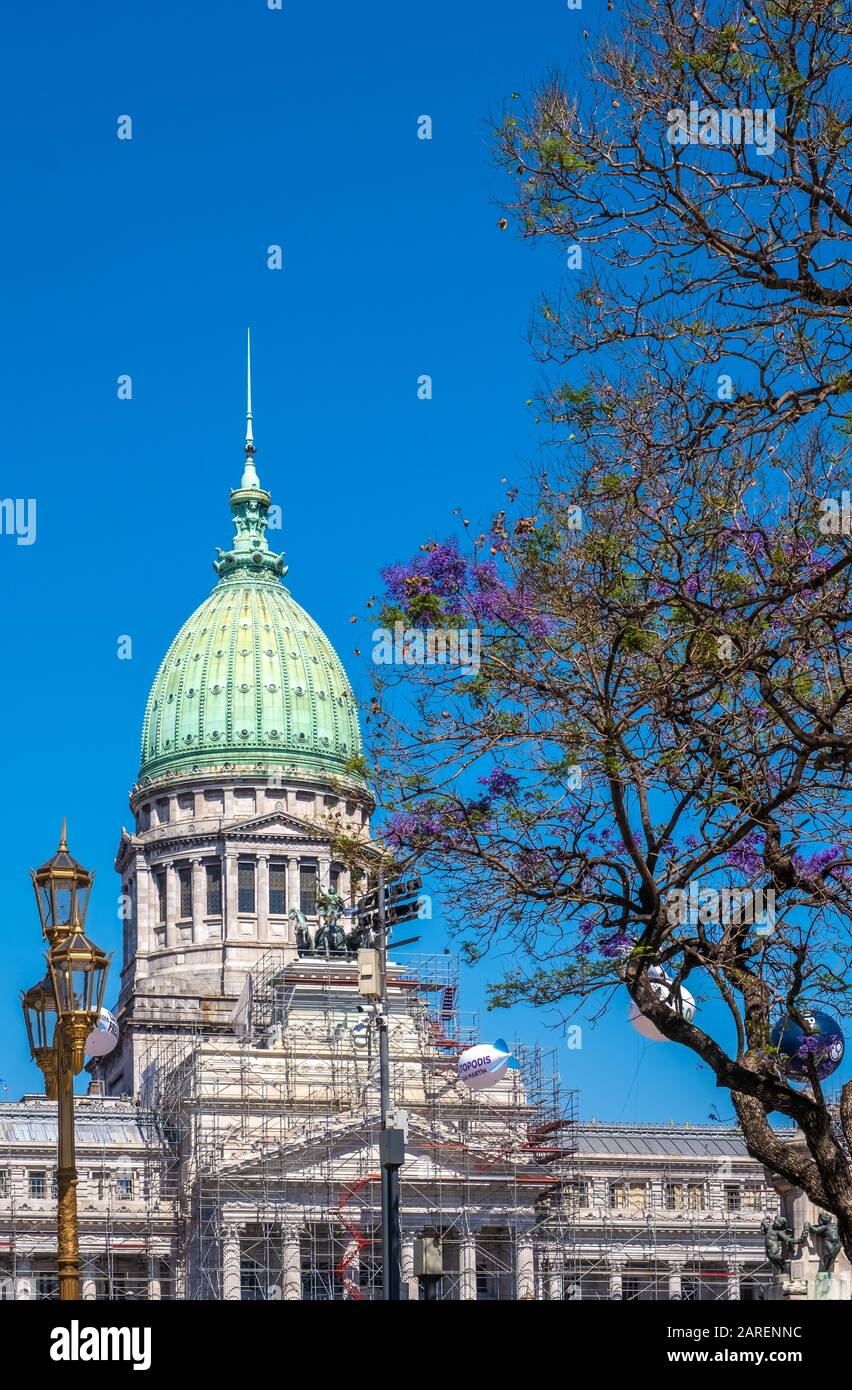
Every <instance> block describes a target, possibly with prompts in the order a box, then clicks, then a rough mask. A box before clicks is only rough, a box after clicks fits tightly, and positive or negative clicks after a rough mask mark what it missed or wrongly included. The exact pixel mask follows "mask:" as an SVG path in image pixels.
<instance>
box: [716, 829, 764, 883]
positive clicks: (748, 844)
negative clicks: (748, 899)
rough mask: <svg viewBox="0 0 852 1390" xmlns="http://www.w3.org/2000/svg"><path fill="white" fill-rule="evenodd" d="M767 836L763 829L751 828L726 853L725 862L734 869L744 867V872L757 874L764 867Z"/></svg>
mask: <svg viewBox="0 0 852 1390" xmlns="http://www.w3.org/2000/svg"><path fill="white" fill-rule="evenodd" d="M764 844H765V838H764V835H763V832H762V831H761V830H756V829H755V830H750V831H749V832H748V834H747V835H746V836H744V837H743V839H742V840H740V841H739V843H738V844H736V845H734V847H733V849H730V850H728V853H727V854H726V855H725V863H726V864H728V865H729V866H730V867H731V868H732V869H742V871H743V873H746V874H756V873H759V872H760V870H761V869H762V868H763V847H764Z"/></svg>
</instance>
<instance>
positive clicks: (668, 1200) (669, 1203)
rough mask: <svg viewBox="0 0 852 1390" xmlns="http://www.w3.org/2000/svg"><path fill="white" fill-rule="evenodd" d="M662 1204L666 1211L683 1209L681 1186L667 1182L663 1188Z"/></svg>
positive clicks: (680, 1184)
mask: <svg viewBox="0 0 852 1390" xmlns="http://www.w3.org/2000/svg"><path fill="white" fill-rule="evenodd" d="M663 1203H664V1205H665V1209H666V1211H680V1210H681V1208H682V1207H683V1185H682V1183H679V1182H667V1183H666V1184H665V1186H664V1188H663Z"/></svg>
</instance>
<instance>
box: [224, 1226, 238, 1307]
mask: <svg viewBox="0 0 852 1390" xmlns="http://www.w3.org/2000/svg"><path fill="white" fill-rule="evenodd" d="M222 1298H223V1299H225V1300H229V1301H234V1300H237V1299H240V1298H242V1279H241V1275H240V1228H239V1226H234V1225H230V1226H225V1227H224V1228H223V1230H222Z"/></svg>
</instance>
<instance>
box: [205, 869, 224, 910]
mask: <svg viewBox="0 0 852 1390" xmlns="http://www.w3.org/2000/svg"><path fill="white" fill-rule="evenodd" d="M205 867H206V871H207V916H208V917H221V916H222V865H221V864H220V863H219V861H218V859H217V860H216V861H215V863H212V864H207V865H206V866H205Z"/></svg>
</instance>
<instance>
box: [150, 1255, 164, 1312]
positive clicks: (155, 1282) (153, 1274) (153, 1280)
mask: <svg viewBox="0 0 852 1390" xmlns="http://www.w3.org/2000/svg"><path fill="white" fill-rule="evenodd" d="M161 1297H162V1293H161V1290H160V1259H159V1256H158V1255H149V1257H148V1299H149V1301H150V1300H153V1301H156V1300H157V1299H159V1298H161Z"/></svg>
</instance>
